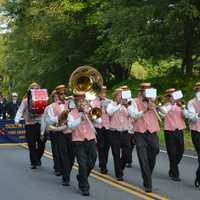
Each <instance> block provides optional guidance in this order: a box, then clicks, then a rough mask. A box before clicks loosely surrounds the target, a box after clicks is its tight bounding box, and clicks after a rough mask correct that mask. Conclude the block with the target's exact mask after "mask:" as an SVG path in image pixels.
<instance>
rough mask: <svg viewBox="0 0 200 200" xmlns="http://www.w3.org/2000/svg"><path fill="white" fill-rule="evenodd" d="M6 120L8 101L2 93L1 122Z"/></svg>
mask: <svg viewBox="0 0 200 200" xmlns="http://www.w3.org/2000/svg"><path fill="white" fill-rule="evenodd" d="M5 119H6V99H5V98H4V97H3V94H2V92H0V120H5Z"/></svg>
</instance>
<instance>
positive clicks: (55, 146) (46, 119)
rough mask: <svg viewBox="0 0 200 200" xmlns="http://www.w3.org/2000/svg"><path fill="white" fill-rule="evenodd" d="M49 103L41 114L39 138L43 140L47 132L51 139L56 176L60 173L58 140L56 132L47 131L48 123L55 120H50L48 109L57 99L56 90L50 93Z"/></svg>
mask: <svg viewBox="0 0 200 200" xmlns="http://www.w3.org/2000/svg"><path fill="white" fill-rule="evenodd" d="M50 99H51V104H49V105H48V106H47V107H46V108H45V110H44V113H43V115H42V119H41V133H40V134H41V139H42V140H43V139H44V138H45V133H46V132H48V133H49V137H50V140H51V150H52V155H53V162H54V174H55V175H56V176H60V175H61V166H60V158H59V151H58V142H57V134H56V133H54V132H53V131H48V127H49V125H51V124H52V125H53V124H55V121H54V120H53V121H51V117H49V115H48V113H49V112H50V111H49V110H50V109H52V108H51V107H52V104H53V103H54V102H57V101H58V100H59V98H58V95H57V93H56V90H53V91H52V92H51V95H50Z"/></svg>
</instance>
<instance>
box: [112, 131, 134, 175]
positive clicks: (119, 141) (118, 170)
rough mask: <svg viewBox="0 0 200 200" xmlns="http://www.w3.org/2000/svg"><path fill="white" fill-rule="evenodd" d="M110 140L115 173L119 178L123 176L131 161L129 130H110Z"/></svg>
mask: <svg viewBox="0 0 200 200" xmlns="http://www.w3.org/2000/svg"><path fill="white" fill-rule="evenodd" d="M109 141H110V145H111V150H112V155H113V160H114V168H115V175H116V177H117V178H120V177H122V176H123V170H124V168H125V165H126V163H130V161H131V157H130V155H131V146H130V138H129V133H128V131H123V132H119V131H110V134H109Z"/></svg>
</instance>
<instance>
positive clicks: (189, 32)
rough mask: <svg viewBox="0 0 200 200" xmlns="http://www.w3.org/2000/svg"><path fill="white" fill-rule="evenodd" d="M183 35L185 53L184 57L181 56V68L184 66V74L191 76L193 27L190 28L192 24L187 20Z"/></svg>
mask: <svg viewBox="0 0 200 200" xmlns="http://www.w3.org/2000/svg"><path fill="white" fill-rule="evenodd" d="M184 35H185V51H184V55H183V63H182V68H183V66H185V72H186V74H187V75H192V72H193V60H192V55H193V49H192V48H193V44H192V42H193V41H192V37H193V26H192V23H191V22H190V21H189V19H188V20H187V23H186V24H185V30H184Z"/></svg>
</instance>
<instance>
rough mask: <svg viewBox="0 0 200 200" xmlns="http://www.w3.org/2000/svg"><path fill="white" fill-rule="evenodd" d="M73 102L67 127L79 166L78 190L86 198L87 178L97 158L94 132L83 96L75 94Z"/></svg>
mask: <svg viewBox="0 0 200 200" xmlns="http://www.w3.org/2000/svg"><path fill="white" fill-rule="evenodd" d="M74 100H75V104H76V108H74V109H72V110H71V111H70V112H69V114H68V118H67V126H68V127H69V128H70V129H72V130H73V133H72V141H73V144H74V151H75V155H76V159H77V162H78V165H79V172H78V175H77V180H78V184H79V189H80V191H81V193H82V195H84V196H88V195H89V194H90V193H89V190H90V185H89V182H88V176H89V175H90V172H91V171H92V169H93V168H94V165H95V162H96V158H97V152H96V136H95V133H96V132H95V128H94V126H93V124H92V122H91V121H90V119H89V118H90V117H89V116H88V108H87V107H88V105H86V100H85V94H84V93H79V94H75V95H74Z"/></svg>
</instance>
